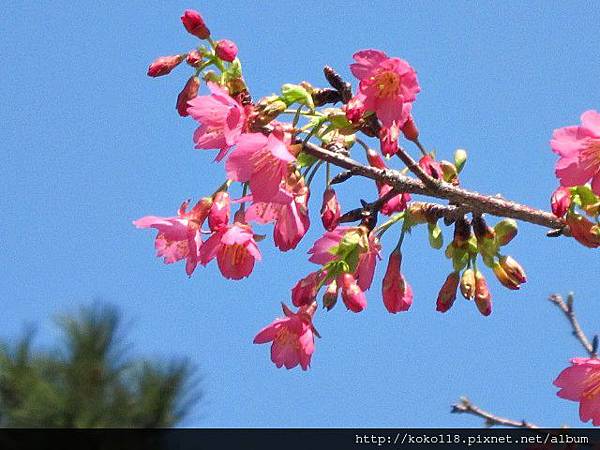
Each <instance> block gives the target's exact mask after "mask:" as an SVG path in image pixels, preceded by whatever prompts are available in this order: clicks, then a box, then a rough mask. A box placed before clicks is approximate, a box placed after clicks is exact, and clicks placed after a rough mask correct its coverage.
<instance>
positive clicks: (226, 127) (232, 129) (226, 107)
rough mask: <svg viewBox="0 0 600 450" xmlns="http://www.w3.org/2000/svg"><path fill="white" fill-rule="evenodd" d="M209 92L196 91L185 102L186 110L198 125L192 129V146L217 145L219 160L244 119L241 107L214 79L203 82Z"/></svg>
mask: <svg viewBox="0 0 600 450" xmlns="http://www.w3.org/2000/svg"><path fill="white" fill-rule="evenodd" d="M207 86H208V89H209V90H210V92H211V94H210V95H199V96H197V97H195V98H194V99H192V100H190V101H189V102H188V105H189V107H188V109H187V112H188V113H189V115H190V116H192V118H193V119H194V120H197V121H198V122H199V123H200V126H199V127H198V128H197V129H196V131H195V132H194V142H195V143H196V146H195V148H200V149H219V150H220V151H219V154H218V155H217V157H216V158H215V160H216V161H221V160H222V159H223V158H224V157H225V155H226V154H227V152H228V150H229V149H230V148H231V147H232V146H233V145H234V144H235V143H236V140H237V139H238V137H239V136H240V134H242V131H243V128H244V124H245V122H246V113H245V112H244V108H243V107H242V105H240V104H239V103H238V102H237V101H235V99H233V98H232V97H230V96H229V94H228V93H227V91H226V90H225V89H223V88H222V87H220V86H219V85H218V84H216V83H212V82H209V83H207Z"/></svg>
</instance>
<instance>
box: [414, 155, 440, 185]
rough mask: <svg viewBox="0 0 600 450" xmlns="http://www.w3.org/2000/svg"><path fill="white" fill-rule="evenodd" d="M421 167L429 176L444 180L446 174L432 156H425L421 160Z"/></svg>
mask: <svg viewBox="0 0 600 450" xmlns="http://www.w3.org/2000/svg"><path fill="white" fill-rule="evenodd" d="M419 166H420V167H421V169H423V170H424V171H425V173H426V174H427V175H429V176H430V177H432V178H436V179H438V180H442V179H443V178H444V172H443V171H442V166H441V165H440V163H439V162H437V161H436V160H435V159H433V158H432V157H431V156H430V155H425V156H423V157H422V158H421V159H420V160H419Z"/></svg>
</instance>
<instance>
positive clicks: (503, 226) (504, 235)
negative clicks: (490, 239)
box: [494, 219, 518, 246]
mask: <svg viewBox="0 0 600 450" xmlns="http://www.w3.org/2000/svg"><path fill="white" fill-rule="evenodd" d="M494 231H495V232H496V242H497V243H498V245H500V246H504V245H506V244H508V243H509V242H510V241H512V240H513V238H514V237H515V236H516V235H517V232H518V228H517V222H515V221H514V220H513V219H502V220H501V221H500V222H498V223H497V224H496V226H495V227H494Z"/></svg>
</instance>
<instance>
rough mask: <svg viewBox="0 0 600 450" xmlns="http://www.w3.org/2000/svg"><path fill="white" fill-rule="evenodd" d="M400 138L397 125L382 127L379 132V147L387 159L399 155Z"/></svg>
mask: <svg viewBox="0 0 600 450" xmlns="http://www.w3.org/2000/svg"><path fill="white" fill-rule="evenodd" d="M399 137H400V129H399V128H398V127H397V126H396V125H395V124H392V126H390V127H389V128H388V127H381V130H380V131H379V145H380V147H381V153H382V154H384V155H385V156H387V157H390V156H394V155H395V154H396V153H398V138H399Z"/></svg>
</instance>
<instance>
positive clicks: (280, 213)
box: [246, 176, 310, 252]
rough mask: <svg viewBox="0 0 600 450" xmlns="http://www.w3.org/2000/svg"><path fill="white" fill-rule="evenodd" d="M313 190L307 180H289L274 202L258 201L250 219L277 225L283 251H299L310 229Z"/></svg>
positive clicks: (277, 242) (249, 213) (275, 232)
mask: <svg viewBox="0 0 600 450" xmlns="http://www.w3.org/2000/svg"><path fill="white" fill-rule="evenodd" d="M308 198H309V190H308V187H307V186H306V185H305V184H304V179H302V178H301V179H300V180H295V181H294V180H293V177H291V176H290V177H288V179H287V181H286V182H285V183H283V184H282V187H280V189H279V193H278V194H277V195H276V196H275V197H274V198H273V199H272V200H271V201H270V202H254V203H253V204H252V205H251V206H250V208H248V210H247V211H246V219H247V220H248V221H255V222H258V223H261V224H264V223H269V222H274V223H275V227H274V229H273V240H274V241H275V246H276V247H277V248H278V249H279V250H281V251H282V252H286V251H288V250H292V249H294V248H296V246H297V245H298V243H299V242H300V241H301V240H302V238H303V237H304V235H305V234H306V232H307V231H308V229H309V227H310V219H309V216H308Z"/></svg>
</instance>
